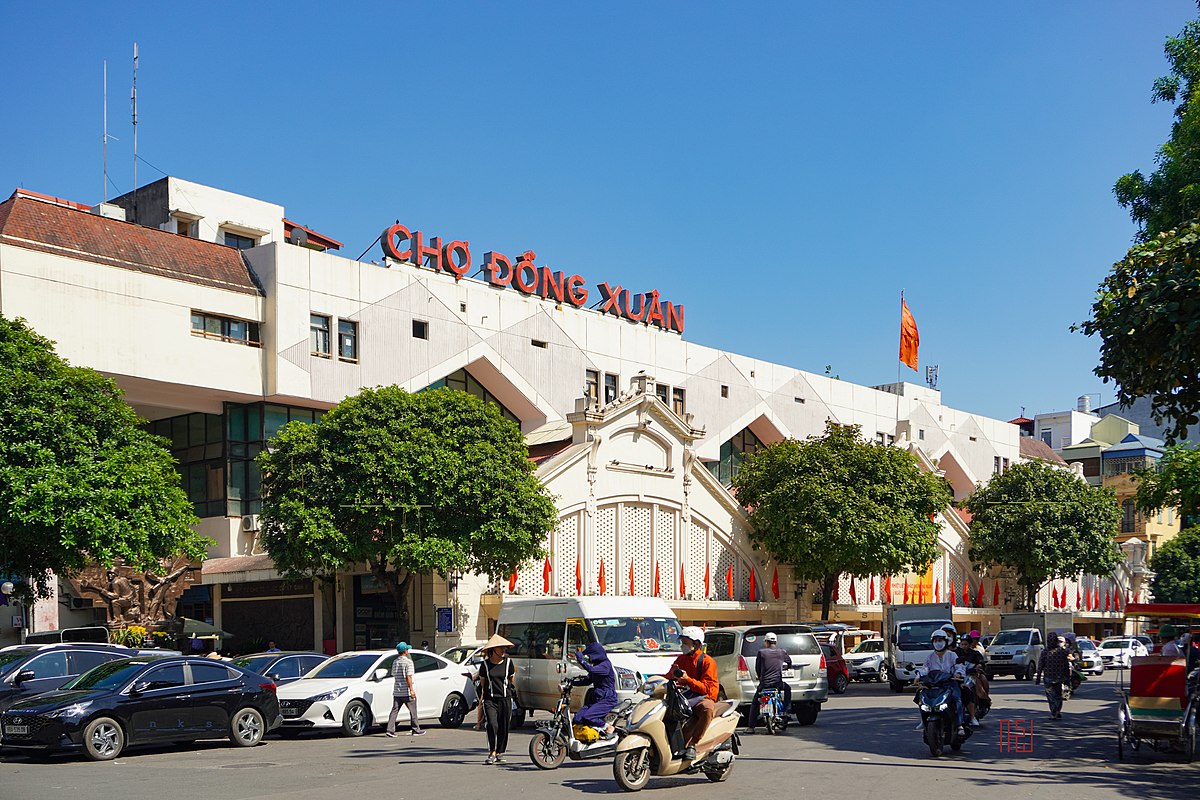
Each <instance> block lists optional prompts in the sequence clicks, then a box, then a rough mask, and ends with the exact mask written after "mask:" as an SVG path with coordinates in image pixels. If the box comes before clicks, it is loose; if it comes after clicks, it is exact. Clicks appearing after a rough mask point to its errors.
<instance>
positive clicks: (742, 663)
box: [737, 656, 750, 681]
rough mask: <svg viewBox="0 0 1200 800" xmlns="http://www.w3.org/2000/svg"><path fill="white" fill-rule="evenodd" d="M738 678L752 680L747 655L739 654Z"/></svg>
mask: <svg viewBox="0 0 1200 800" xmlns="http://www.w3.org/2000/svg"><path fill="white" fill-rule="evenodd" d="M737 679H738V680H739V681H748V680H750V665H749V664H747V663H746V657H745V656H738V667H737Z"/></svg>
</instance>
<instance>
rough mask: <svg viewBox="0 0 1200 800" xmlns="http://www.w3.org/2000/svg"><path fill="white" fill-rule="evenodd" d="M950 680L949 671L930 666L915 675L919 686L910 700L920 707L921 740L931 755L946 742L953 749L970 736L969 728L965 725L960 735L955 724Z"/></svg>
mask: <svg viewBox="0 0 1200 800" xmlns="http://www.w3.org/2000/svg"><path fill="white" fill-rule="evenodd" d="M953 682H954V674H953V673H951V672H943V671H941V670H934V671H933V672H930V673H929V674H927V675H925V676H924V677H923V678H920V679H919V685H920V688H919V689H918V690H917V694H916V696H914V697H913V702H914V703H916V704H917V706H918V707H919V708H920V709H921V728H922V731H923V734H922V735H923V738H924V740H925V744H927V745H928V746H929V752H930V754H931V755H933V757H934V758H937V757H938V756H940V755H941V754H942V750H943V748H945V746H946V745H949V746H950V749H951V750H953V751H954V752H956V753H957V752H958V751H959V749H960V748H961V747H962V746H963V742H965V741H967V739H970V738H971V729H970V728H965V731H966V733H965V735H963V736H960V735H959V733H958V725H957V724H955V722H954V712H953V711H952V710H951V709H950V702H951V700H950V691H951V688H952V684H953Z"/></svg>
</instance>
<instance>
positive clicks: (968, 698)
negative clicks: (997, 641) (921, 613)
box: [943, 627, 984, 728]
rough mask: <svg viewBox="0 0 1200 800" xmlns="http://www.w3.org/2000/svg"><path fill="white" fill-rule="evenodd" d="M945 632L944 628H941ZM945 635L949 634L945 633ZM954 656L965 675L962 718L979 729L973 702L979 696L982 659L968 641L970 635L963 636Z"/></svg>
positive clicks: (969, 640)
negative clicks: (956, 657)
mask: <svg viewBox="0 0 1200 800" xmlns="http://www.w3.org/2000/svg"><path fill="white" fill-rule="evenodd" d="M943 630H945V627H943ZM947 633H949V632H948V631H947ZM954 653H955V655H957V656H958V664H959V665H961V666H962V667H963V671H964V673H965V675H964V678H963V689H962V700H963V711H964V714H963V718H964V719H968V720H970V724H971V727H972V728H976V727H979V720H978V719H976V715H975V711H976V708H975V705H976V703H975V701H976V697H978V696H979V692H980V686H979V681H980V677H979V673H980V672H981V671H982V670H983V662H984V657H983V656H982V655H980V653H979V651H978V650H976V649H975V646H974V645H973V644H972V642H971V639H970V634H968V635H967V636H964V637H963V638H962V639H960V640H959V642H958V647H956V648H955V649H954Z"/></svg>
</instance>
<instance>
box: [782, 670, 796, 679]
mask: <svg viewBox="0 0 1200 800" xmlns="http://www.w3.org/2000/svg"><path fill="white" fill-rule="evenodd" d="M783 677H785V678H791V677H794V675H793V674H792V671H791V670H790V669H785V670H784V671H783Z"/></svg>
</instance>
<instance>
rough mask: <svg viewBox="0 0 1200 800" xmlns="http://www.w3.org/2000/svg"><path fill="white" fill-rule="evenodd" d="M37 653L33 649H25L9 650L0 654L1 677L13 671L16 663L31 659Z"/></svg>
mask: <svg viewBox="0 0 1200 800" xmlns="http://www.w3.org/2000/svg"><path fill="white" fill-rule="evenodd" d="M34 652H36V651H35V650H34V649H33V648H32V647H23V648H20V649H18V650H7V651H5V652H3V653H0V675H3V674H5V673H6V672H8V671H9V670H11V669H13V667H15V666H16V665H15V664H14V663H13V662H14V661H20V660H21V659H23V658H29V656H31V655H33V653H34Z"/></svg>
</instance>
